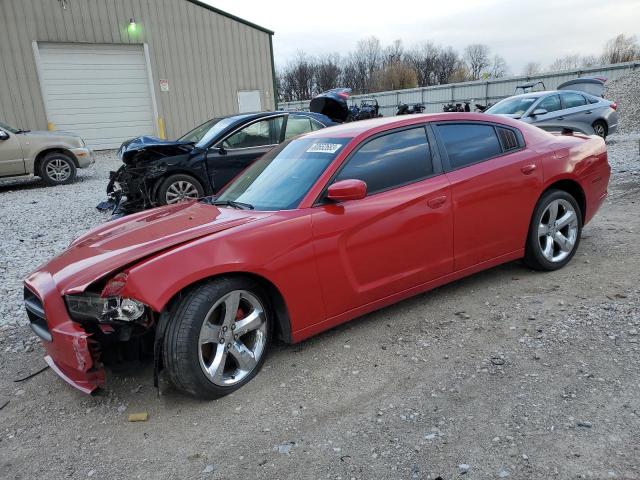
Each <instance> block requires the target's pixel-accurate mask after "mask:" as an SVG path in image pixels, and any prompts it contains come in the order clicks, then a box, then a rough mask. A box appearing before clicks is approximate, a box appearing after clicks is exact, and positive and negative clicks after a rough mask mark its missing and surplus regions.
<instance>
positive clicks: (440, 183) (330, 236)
mask: <svg viewBox="0 0 640 480" xmlns="http://www.w3.org/2000/svg"><path fill="white" fill-rule="evenodd" d="M432 143H434V142H429V141H428V140H427V134H426V131H425V128H424V127H423V126H418V127H411V128H408V129H403V130H397V131H393V132H390V133H389V132H386V133H385V134H382V135H379V136H376V137H374V138H373V139H369V140H366V141H365V142H363V144H361V145H360V146H359V147H358V148H357V150H356V151H355V152H354V153H352V154H351V155H350V156H349V157H348V158H347V159H346V160H345V162H344V164H343V166H342V167H341V169H340V170H339V172H338V173H337V175H336V176H335V178H334V179H333V180H332V182H330V183H333V182H335V181H339V180H346V179H358V180H363V181H364V182H365V183H367V197H366V198H364V199H361V200H351V201H345V202H341V203H321V204H319V205H317V206H315V207H314V209H313V210H314V211H313V214H312V224H313V235H314V248H315V251H316V257H317V265H318V271H319V275H320V279H321V285H322V292H323V297H324V301H325V304H326V306H327V316H328V317H334V316H336V315H339V314H341V313H344V312H346V311H348V310H351V309H353V308H357V307H359V306H362V305H366V304H367V303H370V302H373V301H376V300H379V299H381V298H384V297H386V296H389V295H392V294H394V293H397V292H401V291H403V290H406V289H409V288H412V287H415V286H417V285H420V284H422V283H425V282H427V281H429V280H432V279H435V278H438V277H441V276H443V275H446V274H448V273H450V272H451V271H452V268H453V256H452V253H453V252H452V228H453V224H452V217H451V200H450V192H449V181H448V180H447V178H446V176H445V175H444V174H442V170H441V167H440V163H439V161H438V158H437V156H433V155H432V149H431V148H430V147H431V144H432Z"/></svg>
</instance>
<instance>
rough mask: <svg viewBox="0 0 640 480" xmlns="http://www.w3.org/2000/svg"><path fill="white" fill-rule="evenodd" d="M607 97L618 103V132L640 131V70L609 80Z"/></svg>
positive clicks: (606, 90)
mask: <svg viewBox="0 0 640 480" xmlns="http://www.w3.org/2000/svg"><path fill="white" fill-rule="evenodd" d="M605 98H607V99H608V100H612V101H614V102H616V103H617V104H618V115H619V125H618V132H620V133H631V132H638V131H640V71H635V72H631V73H628V74H627V75H624V76H622V77H620V78H618V79H616V80H612V81H610V82H607V83H606V89H605Z"/></svg>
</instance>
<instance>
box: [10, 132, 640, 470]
mask: <svg viewBox="0 0 640 480" xmlns="http://www.w3.org/2000/svg"><path fill="white" fill-rule="evenodd" d="M637 140H638V135H635V136H625V135H616V136H614V137H612V138H611V140H610V141H609V143H610V145H609V158H610V163H611V164H612V167H613V178H612V182H611V188H610V198H609V200H608V201H607V202H606V204H605V205H604V206H603V208H602V210H601V212H600V213H599V214H598V215H597V216H596V218H595V219H594V220H593V221H592V222H591V223H590V224H589V225H587V226H586V228H585V230H584V232H583V237H582V241H581V244H580V248H579V250H578V252H577V254H576V256H575V257H574V259H573V260H572V261H571V263H570V264H569V265H567V267H565V268H564V269H562V270H559V271H557V272H553V273H540V272H532V271H530V270H528V269H526V268H524V267H523V266H522V265H521V264H520V263H518V262H513V263H509V264H506V265H502V266H500V267H497V268H494V269H491V270H489V271H485V272H482V273H479V274H477V275H474V276H472V277H469V278H467V279H464V280H461V281H458V282H455V283H453V284H450V285H447V286H445V287H442V288H439V289H436V290H435V291H432V292H429V293H426V294H424V295H420V296H417V297H415V298H412V299H409V300H407V301H404V302H401V303H399V304H397V305H394V306H391V307H389V308H386V309H383V310H381V311H378V312H375V313H372V314H370V315H367V316H365V317H363V318H362V319H359V320H355V321H352V322H349V323H348V324H345V325H343V326H340V327H338V328H336V329H333V330H331V331H329V332H326V333H324V334H321V335H318V336H316V337H314V338H312V339H310V340H308V341H305V342H303V343H302V344H300V345H293V346H287V345H276V346H275V348H274V350H273V352H272V354H271V355H270V356H269V358H268V359H267V362H266V364H265V367H264V369H263V371H262V372H261V373H260V374H259V375H258V376H257V377H256V378H255V379H254V380H253V381H252V382H251V383H250V384H248V385H247V386H245V387H243V388H242V389H241V390H239V391H238V392H236V393H234V394H232V395H230V396H228V397H225V398H222V399H220V400H217V401H214V402H199V401H195V400H193V399H190V398H187V397H184V396H183V395H181V394H179V393H178V392H176V391H175V390H173V389H172V388H171V387H170V386H168V385H167V384H166V383H163V386H162V395H161V396H159V397H158V396H157V395H156V391H155V390H154V388H153V387H152V384H151V368H150V366H148V365H146V366H142V367H135V368H134V369H132V370H130V371H127V372H119V373H112V372H108V382H107V386H106V389H105V391H104V392H103V393H102V394H101V395H99V396H96V397H88V396H84V395H82V394H80V393H78V392H76V391H75V390H73V389H71V388H70V387H68V386H67V385H66V384H64V383H63V382H62V381H60V379H59V378H57V377H56V375H55V374H54V373H53V372H51V371H45V372H44V373H42V374H40V375H37V376H36V377H34V378H32V379H30V380H28V381H26V382H24V383H20V384H16V383H13V381H12V380H13V379H14V378H19V377H23V376H26V375H27V374H29V373H31V372H34V371H36V370H38V369H40V368H41V366H42V365H43V362H42V350H41V347H40V346H38V345H35V344H33V342H32V341H31V340H29V339H30V338H32V336H31V335H30V333H29V330H28V327H26V326H25V325H24V322H25V320H26V319H25V316H24V313H23V311H22V305H21V297H22V291H21V280H22V277H23V276H24V275H25V274H27V273H28V272H29V271H30V270H32V269H33V268H34V267H35V266H36V265H37V264H39V263H40V262H42V261H44V260H46V259H47V258H49V257H51V256H52V255H54V254H55V253H57V252H59V251H60V250H62V249H63V248H64V247H65V246H66V245H67V244H68V243H69V242H70V241H71V239H72V238H73V237H74V236H76V235H78V234H79V233H81V232H82V231H83V230H84V229H85V228H88V227H90V226H93V225H96V224H99V223H101V222H102V221H104V220H106V218H107V217H108V215H107V214H106V213H105V214H103V213H99V212H97V211H96V210H95V205H96V204H97V203H98V201H100V200H102V199H103V196H104V187H105V185H106V174H107V171H108V170H109V169H113V168H114V167H115V166H117V162H116V160H115V158H113V156H112V155H101V156H100V158H99V159H98V165H97V166H96V167H95V168H93V169H91V170H88V171H86V172H83V174H82V178H81V181H80V182H78V183H77V184H75V185H70V186H66V187H58V188H44V187H41V186H40V185H39V184H35V183H30V182H23V181H20V182H18V183H10V184H6V183H4V184H3V185H0V208H2V210H1V211H0V213H1V217H2V218H1V223H0V227H1V228H2V229H3V231H4V232H8V234H7V233H5V234H3V243H2V252H0V253H1V254H2V260H1V261H2V262H3V263H2V264H1V267H0V275H1V277H0V285H2V287H0V289H3V290H0V309H1V310H0V312H2V317H0V321H2V322H4V327H3V328H0V371H2V372H3V374H2V375H1V376H0V472H2V475H1V476H2V478H7V479H16V480H17V479H26V478H45V477H46V478H72V479H84V478H88V477H92V478H144V479H155V478H157V479H165V478H212V479H214V478H215V479H230V478H255V479H278V478H282V479H286V478H296V479H298V478H300V479H306V478H309V479H318V478H331V479H396V478H403V479H405V478H406V479H413V478H416V479H431V480H435V479H437V478H442V479H452V478H469V479H473V478H477V479H485V478H513V479H540V480H542V479H544V480H549V479H580V478H582V479H604V478H619V479H635V478H640V460H639V459H640V436H639V435H638V431H640V378H639V376H638V371H640V335H639V331H640V287H639V285H640V268H639V267H640V265H639V263H640V262H639V260H638V259H639V258H640V242H638V241H637V237H638V233H637V232H638V231H640V216H639V215H638V214H637V212H638V204H639V203H640V182H639V180H640V177H638V175H639V174H640V173H639V170H638V166H639V164H640V156H639V155H638V150H637V148H636V147H637ZM9 202H10V203H9ZM32 202H36V203H32ZM7 205H11V208H10V209H8V208H6V206H7ZM38 235H44V236H43V237H40V236H38ZM7 237H9V242H10V243H7V244H5V242H4V239H5V238H7ZM6 402H8V403H6ZM2 405H6V406H5V407H4V408H2ZM139 412H148V413H149V420H148V421H147V422H138V423H129V422H127V415H128V414H129V413H139Z"/></svg>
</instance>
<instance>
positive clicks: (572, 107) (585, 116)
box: [560, 92, 593, 125]
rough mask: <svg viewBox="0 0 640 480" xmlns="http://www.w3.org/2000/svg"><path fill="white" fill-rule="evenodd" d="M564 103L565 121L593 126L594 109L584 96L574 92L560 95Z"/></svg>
mask: <svg viewBox="0 0 640 480" xmlns="http://www.w3.org/2000/svg"><path fill="white" fill-rule="evenodd" d="M560 100H561V101H562V113H563V117H564V118H565V120H568V121H570V122H585V123H588V124H589V125H591V123H592V122H593V119H592V117H593V113H592V110H593V107H592V106H591V104H590V103H589V102H587V99H586V98H585V97H584V95H580V94H579V93H574V92H562V93H560Z"/></svg>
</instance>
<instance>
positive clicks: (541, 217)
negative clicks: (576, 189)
mask: <svg viewBox="0 0 640 480" xmlns="http://www.w3.org/2000/svg"><path fill="white" fill-rule="evenodd" d="M581 234H582V212H581V210H580V206H579V205H578V202H577V201H576V199H575V198H573V196H571V195H570V194H569V193H567V192H565V191H564V190H555V189H553V190H548V191H547V192H545V193H544V194H543V195H542V197H540V200H538V203H537V204H536V208H535V209H534V211H533V216H532V218H531V224H530V226H529V234H528V236H527V244H526V246H525V256H524V263H525V264H527V265H528V266H529V267H531V268H533V269H535V270H547V271H551V270H558V269H559V268H562V267H564V266H565V265H566V264H567V263H569V262H570V261H571V259H572V258H573V256H574V255H575V253H576V251H577V249H578V245H579V244H580V235H581Z"/></svg>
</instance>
